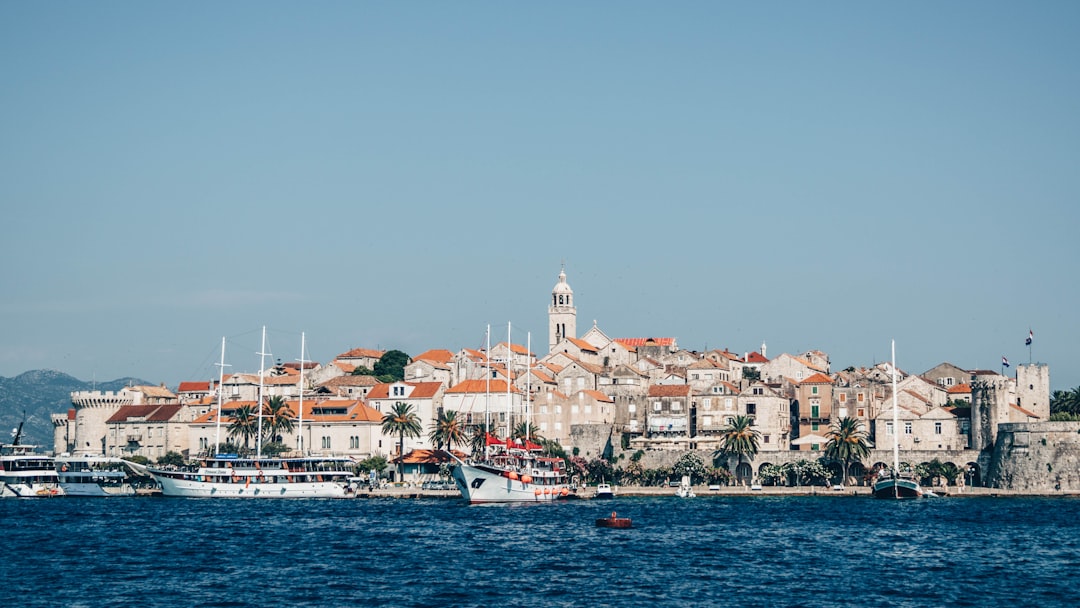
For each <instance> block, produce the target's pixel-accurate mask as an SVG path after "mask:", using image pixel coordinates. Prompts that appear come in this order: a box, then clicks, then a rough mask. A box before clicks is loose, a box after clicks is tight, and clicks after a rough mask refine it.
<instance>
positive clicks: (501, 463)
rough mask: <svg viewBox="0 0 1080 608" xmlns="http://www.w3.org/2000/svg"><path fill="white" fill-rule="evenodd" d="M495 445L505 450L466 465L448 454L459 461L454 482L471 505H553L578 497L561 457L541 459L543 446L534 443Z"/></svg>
mask: <svg viewBox="0 0 1080 608" xmlns="http://www.w3.org/2000/svg"><path fill="white" fill-rule="evenodd" d="M493 445H495V446H499V445H502V447H501V448H499V452H498V453H495V454H493V455H491V456H490V457H489V458H488V460H486V461H483V462H474V463H469V462H465V461H463V460H461V459H460V458H458V457H457V456H454V455H453V454H450V453H449V452H446V453H447V454H450V456H451V457H452V458H453V459H454V460H455V461H456V462H455V464H454V465H453V468H452V469H451V472H452V474H453V476H454V483H456V484H457V487H458V490H459V491H460V492H461V496H462V498H464V499H465V500H466V501H468V502H469V503H471V504H477V503H487V502H551V501H554V500H559V499H564V498H576V497H577V494H576V493H575V492H574V491H573V490H572V489H571V487H570V480H569V477H568V476H567V474H566V470H565V469H564V468H563V460H562V458H550V457H544V456H540V455H539V454H538V452H539V449H540V446H539V445H536V444H534V443H527V444H523V445H521V447H507V445H506V444H501V443H499V442H497V440H496V442H495V443H493ZM510 445H512V446H513V445H515V444H513V442H510Z"/></svg>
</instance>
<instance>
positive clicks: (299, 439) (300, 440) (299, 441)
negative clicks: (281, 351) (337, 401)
mask: <svg viewBox="0 0 1080 608" xmlns="http://www.w3.org/2000/svg"><path fill="white" fill-rule="evenodd" d="M299 361H300V405H299V406H298V409H299V410H300V424H299V425H298V427H297V431H296V446H297V447H298V448H299V449H300V455H301V456H303V455H304V364H305V363H307V360H306V359H304V332H300V359H299Z"/></svg>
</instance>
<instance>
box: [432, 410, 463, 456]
mask: <svg viewBox="0 0 1080 608" xmlns="http://www.w3.org/2000/svg"><path fill="white" fill-rule="evenodd" d="M457 414H458V413H457V412H456V411H454V410H449V411H445V410H443V409H442V408H439V415H438V417H436V419H435V422H434V423H432V425H431V432H430V433H428V439H429V440H430V441H431V443H432V444H434V445H435V449H438V450H441V449H442V448H443V446H446V449H447V450H453V449H454V444H455V443H456V444H458V445H465V443H467V442H468V437H466V434H465V425H464V424H462V422H461V420H459V419H458V417H457Z"/></svg>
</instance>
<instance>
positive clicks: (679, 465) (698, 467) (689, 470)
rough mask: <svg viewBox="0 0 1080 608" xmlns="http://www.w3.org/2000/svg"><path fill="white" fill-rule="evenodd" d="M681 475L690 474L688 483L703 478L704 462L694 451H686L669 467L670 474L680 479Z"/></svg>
mask: <svg viewBox="0 0 1080 608" xmlns="http://www.w3.org/2000/svg"><path fill="white" fill-rule="evenodd" d="M683 475H689V476H690V483H694V480H697V481H701V480H703V479H705V462H704V461H703V460H701V456H698V455H697V454H695V453H694V452H687V453H686V454H683V455H682V456H680V457H679V459H678V460H676V461H675V464H674V465H673V466H672V467H671V476H672V477H674V478H675V479H680V478H682V476H683Z"/></svg>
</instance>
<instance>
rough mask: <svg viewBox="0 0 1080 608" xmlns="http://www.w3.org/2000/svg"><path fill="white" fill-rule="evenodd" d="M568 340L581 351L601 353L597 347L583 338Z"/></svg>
mask: <svg viewBox="0 0 1080 608" xmlns="http://www.w3.org/2000/svg"><path fill="white" fill-rule="evenodd" d="M566 340H567V341H568V342H570V343H571V344H573V345H574V346H576V347H578V348H580V349H581V350H587V351H589V352H591V353H595V352H600V351H599V350H598V349H597V348H596V347H595V346H593V345H592V344H590V343H588V342H586V341H585V340H582V339H581V338H567V339H566Z"/></svg>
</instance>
